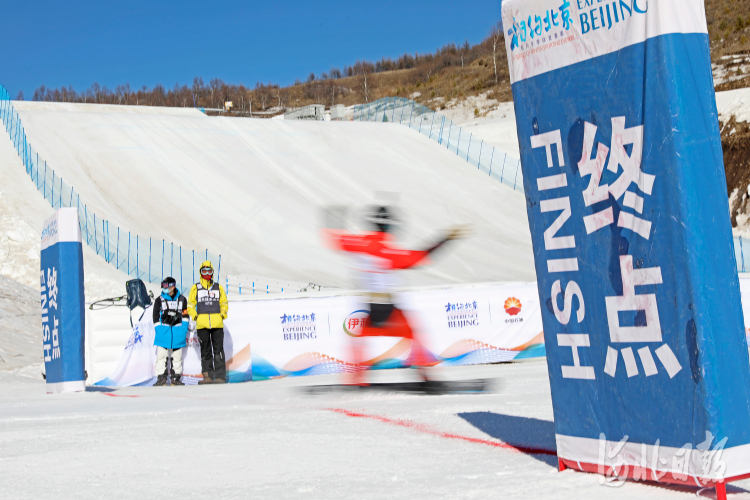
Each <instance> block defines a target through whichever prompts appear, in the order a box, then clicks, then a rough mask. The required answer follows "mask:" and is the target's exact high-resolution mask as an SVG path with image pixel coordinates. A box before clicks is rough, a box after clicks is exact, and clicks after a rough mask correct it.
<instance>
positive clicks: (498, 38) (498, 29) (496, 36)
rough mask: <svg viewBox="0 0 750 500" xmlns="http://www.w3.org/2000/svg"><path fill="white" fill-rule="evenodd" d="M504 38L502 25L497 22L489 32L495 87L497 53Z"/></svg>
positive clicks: (496, 81) (496, 80) (500, 22)
mask: <svg viewBox="0 0 750 500" xmlns="http://www.w3.org/2000/svg"><path fill="white" fill-rule="evenodd" d="M503 40H504V37H503V23H502V21H499V22H498V23H497V24H496V25H495V26H493V27H492V30H491V31H490V43H491V44H492V64H493V65H494V68H495V85H497V83H498V79H497V51H498V49H499V48H502V43H503Z"/></svg>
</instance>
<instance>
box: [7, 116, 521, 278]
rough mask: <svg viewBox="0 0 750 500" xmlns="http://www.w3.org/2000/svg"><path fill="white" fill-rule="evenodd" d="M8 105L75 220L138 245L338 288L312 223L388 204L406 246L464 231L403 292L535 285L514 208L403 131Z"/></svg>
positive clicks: (515, 199)
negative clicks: (83, 205)
mask: <svg viewBox="0 0 750 500" xmlns="http://www.w3.org/2000/svg"><path fill="white" fill-rule="evenodd" d="M13 104H14V106H15V107H16V109H17V110H18V112H19V114H20V116H21V120H22V121H23V125H24V127H25V129H26V134H27V137H28V139H29V142H30V143H31V145H32V146H33V147H34V149H35V150H36V151H38V152H39V154H40V156H42V157H44V159H45V160H47V162H48V163H49V164H50V165H51V166H52V167H53V168H54V169H55V171H56V172H57V173H58V175H61V176H62V178H63V179H64V180H65V182H66V183H68V184H69V185H72V186H73V187H75V189H76V191H77V192H79V193H81V197H82V198H83V197H85V198H86V200H87V202H88V203H89V206H88V208H89V210H94V211H95V212H96V213H97V216H98V217H103V218H106V219H110V220H111V221H112V223H113V224H117V225H119V226H122V227H126V228H128V229H129V230H131V231H133V232H134V233H137V234H139V235H140V236H141V237H146V238H148V237H152V238H156V239H162V238H165V239H166V240H167V241H174V242H175V243H176V244H182V245H183V246H186V247H188V248H208V249H209V250H210V251H212V252H215V253H220V254H222V271H223V273H225V272H227V271H228V273H229V274H230V275H231V274H245V275H258V276H264V277H273V278H277V279H284V280H289V281H296V282H303V283H307V282H315V283H318V284H322V285H329V286H340V287H348V286H351V280H350V273H349V270H348V269H347V266H346V265H345V261H344V260H343V259H342V257H341V256H340V255H337V254H335V253H334V252H332V251H330V250H328V249H326V248H324V247H323V245H322V242H321V239H320V235H319V228H320V221H321V211H322V209H323V207H326V206H329V205H346V206H351V207H362V206H364V205H366V204H369V203H372V202H373V201H374V199H375V193H376V192H378V191H390V192H394V191H395V192H399V193H400V199H399V206H400V208H401V210H402V211H403V213H404V214H405V216H406V217H407V219H408V222H407V224H406V225H405V227H404V228H403V231H402V234H401V236H402V239H403V240H405V242H407V243H410V244H415V245H416V244H423V245H425V244H428V243H432V242H433V241H434V240H435V239H436V238H437V237H438V236H439V234H438V232H439V230H440V229H441V228H444V227H446V226H448V225H450V224H457V223H468V224H471V225H472V226H473V227H474V236H473V237H472V238H471V239H469V240H464V241H461V242H457V243H456V244H455V245H451V246H450V247H448V248H446V249H445V251H443V252H442V254H441V255H439V256H438V257H437V259H436V262H435V264H434V265H432V266H430V267H428V268H425V269H424V270H417V271H414V272H412V273H411V275H410V276H409V279H408V284H409V285H432V284H441V283H470V282H482V281H531V280H534V279H535V275H534V268H533V257H532V251H531V241H530V235H529V230H528V223H527V219H526V208H525V206H524V197H523V195H522V194H521V193H518V192H513V191H512V190H511V189H508V188H507V187H505V186H503V185H502V184H500V183H499V182H497V181H494V180H492V179H488V178H487V176H486V175H483V174H481V173H479V172H478V171H476V170H474V169H473V168H471V167H470V166H467V164H466V162H465V161H461V160H460V159H458V158H457V157H456V156H455V155H454V154H451V153H450V152H448V151H446V150H445V149H443V148H440V147H438V146H436V145H435V144H434V142H432V141H430V140H429V139H427V138H426V137H423V136H421V135H419V134H418V133H417V132H416V131H413V130H409V129H408V128H406V127H401V126H398V125H395V124H381V123H358V122H298V121H286V120H259V119H247V118H222V117H207V116H205V115H203V114H202V113H200V112H198V111H196V110H191V109H174V108H146V107H126V106H100V105H91V104H88V105H87V104H62V103H34V102H14V103H13ZM19 168H21V167H19ZM20 174H21V175H22V176H23V175H25V174H23V171H22V168H21V172H20ZM25 181H26V182H27V183H28V184H29V189H32V190H33V189H34V188H33V186H32V185H31V182H30V181H29V180H28V178H26V179H25ZM35 194H36V193H35ZM36 196H37V197H38V198H39V199H40V200H41V195H38V194H36ZM47 208H48V207H47ZM49 210H50V211H51V209H49ZM32 227H33V225H32ZM123 281H124V279H123Z"/></svg>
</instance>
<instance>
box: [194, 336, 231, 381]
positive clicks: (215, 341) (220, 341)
mask: <svg viewBox="0 0 750 500" xmlns="http://www.w3.org/2000/svg"><path fill="white" fill-rule="evenodd" d="M198 341H199V342H200V343H201V371H202V372H203V373H206V372H208V376H209V377H211V378H212V379H217V378H220V379H224V380H226V379H227V367H226V361H225V360H224V329H223V328H200V329H199V330H198Z"/></svg>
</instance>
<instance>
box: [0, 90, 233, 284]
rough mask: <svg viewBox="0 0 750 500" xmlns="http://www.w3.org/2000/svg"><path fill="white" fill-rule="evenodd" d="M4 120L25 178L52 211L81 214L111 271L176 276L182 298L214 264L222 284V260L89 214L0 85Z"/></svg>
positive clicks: (88, 239)
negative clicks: (201, 271) (36, 146)
mask: <svg viewBox="0 0 750 500" xmlns="http://www.w3.org/2000/svg"><path fill="white" fill-rule="evenodd" d="M0 120H2V122H3V124H4V125H5V130H6V131H7V132H8V134H9V135H10V140H11V142H12V143H13V146H14V147H15V148H16V151H17V152H18V155H19V156H20V157H21V161H22V162H23V165H24V167H25V168H26V173H27V174H28V175H29V177H30V179H31V181H32V182H33V183H34V185H35V186H36V188H37V189H38V190H39V192H40V193H42V196H44V198H45V199H46V200H47V201H48V202H49V204H50V205H52V208H54V209H58V208H63V207H76V208H78V218H79V225H80V227H81V237H82V238H83V241H84V242H85V243H86V244H87V245H88V246H89V247H91V249H92V250H94V251H95V252H96V253H97V255H99V256H101V257H102V258H103V259H104V260H106V261H107V262H108V263H110V264H111V265H113V266H115V267H116V268H117V269H119V270H120V271H123V272H125V273H126V274H127V275H128V276H131V277H133V278H140V279H142V280H143V281H147V282H151V283H159V282H161V280H162V278H164V277H165V276H172V277H173V278H174V279H175V280H176V281H177V287H178V288H179V289H180V291H181V292H182V293H186V292H187V291H189V290H190V287H191V285H192V284H193V283H196V282H197V280H198V279H199V268H200V265H201V263H202V262H203V261H204V260H210V261H211V262H212V263H213V265H214V268H215V271H216V277H215V279H216V281H217V282H219V283H220V281H219V277H220V274H221V255H217V254H213V253H211V252H209V251H208V250H189V249H186V248H183V247H182V246H180V245H176V244H174V243H173V242H169V241H166V240H164V239H155V238H151V237H145V236H141V235H138V234H135V233H133V232H131V231H128V230H127V229H125V228H122V227H119V226H115V225H113V224H110V221H108V220H106V219H103V218H102V217H100V216H97V215H96V213H94V211H93V210H91V209H89V208H88V204H87V203H86V201H85V200H84V199H83V198H81V196H80V194H79V193H77V192H76V190H75V189H73V187H72V186H69V185H68V184H66V183H65V182H64V181H63V179H62V177H60V175H59V174H58V173H56V172H55V171H54V170H53V169H52V167H51V166H50V165H49V164H48V163H47V162H46V161H45V160H44V159H43V158H42V157H41V156H40V155H39V153H38V152H36V151H35V150H34V148H32V147H31V145H30V144H29V142H28V140H27V138H26V133H25V132H24V129H23V125H22V124H21V119H20V117H19V116H18V112H17V111H16V110H15V108H14V107H13V104H12V103H11V102H10V95H9V94H8V91H7V90H6V89H5V88H4V87H3V86H1V85H0Z"/></svg>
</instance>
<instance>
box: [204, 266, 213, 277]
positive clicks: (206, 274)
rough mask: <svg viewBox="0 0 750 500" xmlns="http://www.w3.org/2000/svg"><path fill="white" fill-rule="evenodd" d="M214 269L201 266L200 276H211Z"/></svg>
mask: <svg viewBox="0 0 750 500" xmlns="http://www.w3.org/2000/svg"><path fill="white" fill-rule="evenodd" d="M213 275H214V270H213V269H211V268H210V267H202V268H201V276H213Z"/></svg>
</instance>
